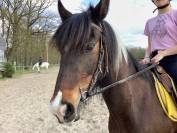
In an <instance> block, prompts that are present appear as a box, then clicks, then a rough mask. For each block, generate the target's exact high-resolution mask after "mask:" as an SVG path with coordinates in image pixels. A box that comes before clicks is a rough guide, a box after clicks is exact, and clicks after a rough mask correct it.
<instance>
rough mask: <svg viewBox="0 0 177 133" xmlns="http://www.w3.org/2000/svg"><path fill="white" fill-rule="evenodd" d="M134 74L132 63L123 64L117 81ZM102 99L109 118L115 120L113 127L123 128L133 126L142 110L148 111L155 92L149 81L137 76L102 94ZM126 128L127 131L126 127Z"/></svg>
mask: <svg viewBox="0 0 177 133" xmlns="http://www.w3.org/2000/svg"><path fill="white" fill-rule="evenodd" d="M135 72H136V71H135V68H134V66H133V65H132V63H130V62H129V63H126V62H123V63H122V64H121V66H120V68H119V73H118V80H120V79H123V78H125V77H128V76H129V75H131V74H133V73H135ZM110 82H111V81H110ZM103 97H104V99H105V102H106V104H107V106H108V109H109V112H110V117H113V119H114V118H115V119H114V120H115V122H113V123H114V124H115V126H119V127H120V126H121V127H123V126H126V125H128V124H129V125H131V126H133V125H134V123H135V121H136V119H139V118H138V117H137V116H138V113H141V110H142V108H144V109H149V107H148V106H149V103H152V104H153V102H152V101H153V100H154V97H155V90H153V89H152V87H151V84H150V83H149V81H147V80H146V79H143V78H142V77H140V76H139V77H136V78H135V79H132V80H130V81H127V82H125V83H123V84H121V85H118V86H116V87H114V88H111V89H110V90H108V91H107V92H105V93H104V94H103ZM145 99H146V100H145ZM146 105H147V106H146ZM140 109H141V110H140ZM116 124H119V125H116ZM124 124H125V125H124ZM126 128H127V130H129V129H128V127H126ZM131 128H133V127H130V130H131ZM131 132H132V131H131ZM131 132H130V133H131Z"/></svg>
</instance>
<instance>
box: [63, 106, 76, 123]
mask: <svg viewBox="0 0 177 133" xmlns="http://www.w3.org/2000/svg"><path fill="white" fill-rule="evenodd" d="M64 119H66V120H69V121H70V120H72V119H74V107H73V105H72V104H71V103H67V109H66V112H65V116H64Z"/></svg>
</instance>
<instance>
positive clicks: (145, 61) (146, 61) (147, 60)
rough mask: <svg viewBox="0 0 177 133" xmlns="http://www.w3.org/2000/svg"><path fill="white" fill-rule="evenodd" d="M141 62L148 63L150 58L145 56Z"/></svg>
mask: <svg viewBox="0 0 177 133" xmlns="http://www.w3.org/2000/svg"><path fill="white" fill-rule="evenodd" d="M140 63H141V64H148V63H150V58H149V57H145V58H144V59H143V60H141V61H140Z"/></svg>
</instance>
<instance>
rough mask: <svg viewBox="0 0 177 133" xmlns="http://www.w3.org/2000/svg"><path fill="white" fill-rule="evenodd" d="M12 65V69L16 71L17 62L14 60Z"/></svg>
mask: <svg viewBox="0 0 177 133" xmlns="http://www.w3.org/2000/svg"><path fill="white" fill-rule="evenodd" d="M13 66H14V70H15V72H16V71H17V63H16V61H14V64H13Z"/></svg>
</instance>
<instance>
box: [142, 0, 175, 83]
mask: <svg viewBox="0 0 177 133" xmlns="http://www.w3.org/2000/svg"><path fill="white" fill-rule="evenodd" d="M170 1H171V0H152V2H153V3H154V4H155V5H156V6H157V8H156V9H155V10H158V14H157V16H155V17H153V18H151V19H149V20H148V21H147V22H146V25H145V30H144V34H145V35H146V36H148V47H147V49H146V55H145V58H144V59H143V60H142V63H144V64H147V63H149V62H150V55H151V54H153V53H155V56H154V57H153V58H152V59H151V62H152V63H159V64H160V65H161V66H162V67H163V68H164V69H165V71H166V72H167V73H168V74H169V75H170V76H171V77H172V78H173V80H174V82H175V84H177V10H175V9H173V8H172V6H171V3H170ZM155 10H154V12H155Z"/></svg>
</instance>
